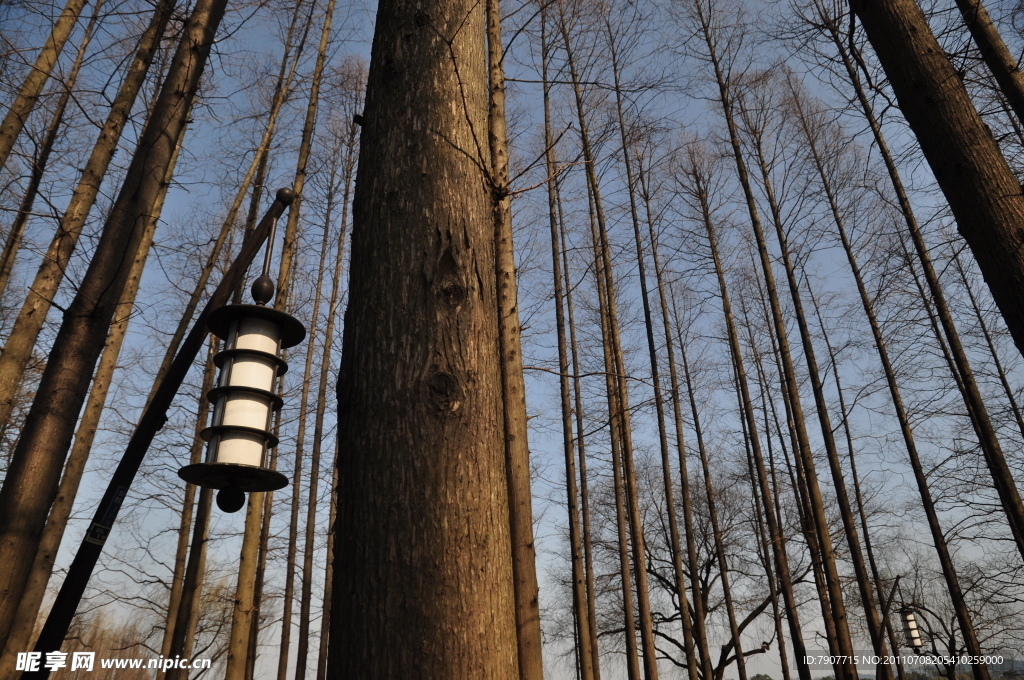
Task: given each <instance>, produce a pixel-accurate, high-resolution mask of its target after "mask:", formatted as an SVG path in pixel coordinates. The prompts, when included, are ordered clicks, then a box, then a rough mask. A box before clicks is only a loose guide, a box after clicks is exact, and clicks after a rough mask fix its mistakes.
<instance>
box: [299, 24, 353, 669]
mask: <svg viewBox="0 0 1024 680" xmlns="http://www.w3.org/2000/svg"><path fill="white" fill-rule="evenodd" d="M330 9H331V8H330V7H329V8H328V11H330ZM350 125H351V127H353V128H354V127H355V126H354V125H352V124H350ZM353 141H354V140H353ZM353 146H354V145H353V144H350V145H349V155H348V158H346V159H345V169H344V170H343V174H344V175H345V176H344V181H345V187H344V189H343V191H342V222H341V229H340V231H339V234H338V250H337V254H336V255H335V258H334V275H333V278H332V285H331V297H330V301H329V303H328V306H327V327H326V329H325V331H324V346H323V352H322V354H321V356H320V380H319V384H318V385H317V394H316V412H315V415H314V418H313V451H312V453H311V455H310V472H309V504H308V506H307V512H306V546H305V549H304V551H303V560H302V599H301V601H300V605H299V644H298V660H297V661H296V664H295V677H296V678H305V677H306V661H307V659H306V657H307V656H308V652H309V619H310V609H311V606H312V597H313V551H314V549H315V546H314V542H313V538H314V528H315V526H316V503H317V497H318V483H319V479H320V451H321V446H322V443H323V435H324V412H325V411H326V409H327V374H328V372H329V368H330V361H331V349H332V347H333V345H334V322H335V318H336V317H335V314H334V309H335V307H336V306H337V304H338V287H339V285H340V279H341V265H342V254H343V252H344V249H345V217H344V216H345V215H346V214H347V210H346V207H345V206H346V204H347V201H348V174H347V172H348V169H349V167H350V166H351V163H352V151H353ZM333 179H334V178H333V173H332V177H331V180H332V181H331V186H330V189H329V190H328V192H327V202H326V206H325V211H324V214H325V215H326V219H325V220H324V235H323V239H324V242H323V245H322V248H321V250H320V263H319V267H318V268H317V278H316V290H315V291H314V294H313V319H314V320H313V323H312V325H313V327H314V328H315V327H316V323H317V322H316V319H317V316H318V315H319V313H320V301H321V297H320V295H321V287H322V285H323V279H324V266H325V264H326V257H327V245H328V243H329V242H330V226H331V218H332V215H333V213H334V202H335V200H336V199H335V195H336V194H335V187H334V182H333ZM314 338H315V335H314V334H312V333H310V339H309V350H308V354H307V356H308V357H309V356H312V354H313V349H314V344H315V343H314V342H313V340H314Z"/></svg>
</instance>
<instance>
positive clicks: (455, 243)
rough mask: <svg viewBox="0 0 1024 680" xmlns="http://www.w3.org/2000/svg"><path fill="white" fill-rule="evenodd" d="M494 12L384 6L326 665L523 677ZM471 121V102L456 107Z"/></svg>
mask: <svg viewBox="0 0 1024 680" xmlns="http://www.w3.org/2000/svg"><path fill="white" fill-rule="evenodd" d="M483 14H484V13H483V7H482V6H481V5H480V4H479V3H477V2H474V1H472V0H426V1H422V2H417V3H413V2H409V1H406V0H382V2H381V3H380V6H379V10H378V14H377V23H376V29H375V39H374V43H373V48H372V52H371V63H370V73H369V79H368V84H367V90H366V107H365V109H364V113H363V117H362V119H363V133H362V138H361V142H360V147H361V152H360V157H359V169H358V172H357V175H356V177H357V179H356V188H355V199H354V203H353V221H352V225H353V231H352V254H351V265H350V272H351V274H350V284H349V306H348V310H347V311H346V316H345V331H344V340H343V352H342V363H341V369H340V375H339V378H338V416H339V419H338V434H339V440H340V446H341V456H340V459H339V461H338V494H337V497H338V516H337V520H336V527H335V570H334V586H333V593H332V599H333V602H332V605H331V608H332V615H331V619H332V621H331V631H330V652H329V661H328V663H329V670H328V675H329V676H334V677H344V678H367V679H369V678H374V679H379V680H406V679H407V678H415V677H433V678H464V677H473V678H478V679H480V680H499V679H500V680H514V679H516V678H518V677H519V671H518V664H517V654H516V621H515V611H514V597H513V587H512V557H511V550H510V545H511V539H510V535H509V528H508V527H509V517H508V495H507V482H506V478H505V456H504V443H503V427H502V408H501V401H502V396H501V375H500V369H499V366H498V329H497V318H498V317H497V314H498V312H497V306H496V292H495V289H494V243H493V239H494V227H493V220H492V219H491V214H492V212H491V211H492V200H491V194H490V191H489V188H488V186H487V182H486V176H487V166H486V164H481V163H480V161H479V160H477V159H481V158H485V157H484V155H483V153H482V147H481V145H482V144H484V143H485V142H484V138H483V135H484V134H486V133H485V131H486V128H487V120H486V118H487V73H486V70H485V67H486V64H485V61H484V60H483V59H482V58H481V56H482V55H483V54H484V49H485V48H484V16H483ZM453 114H454V115H453Z"/></svg>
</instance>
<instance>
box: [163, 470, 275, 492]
mask: <svg viewBox="0 0 1024 680" xmlns="http://www.w3.org/2000/svg"><path fill="white" fill-rule="evenodd" d="M178 476H179V477H181V478H182V479H184V480H185V481H186V482H189V483H191V484H195V485H196V486H205V487H209V488H211V489H223V488H224V487H227V486H234V487H237V488H238V489H240V490H242V491H244V492H246V493H252V492H254V491H277V490H278V489H283V488H284V487H286V486H288V478H287V477H285V476H284V475H282V474H281V473H280V472H276V471H274V470H267V469H265V468H261V467H256V466H255V465H241V464H239V463H195V464H193V465H186V466H185V467H183V468H181V469H180V470H178Z"/></svg>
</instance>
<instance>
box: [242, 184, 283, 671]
mask: <svg viewBox="0 0 1024 680" xmlns="http://www.w3.org/2000/svg"><path fill="white" fill-rule="evenodd" d="M256 197H257V192H256V191H253V199H254V201H253V203H255V202H256V201H255V199H256ZM246 226H248V224H247V225H246ZM236 304H237V303H236ZM281 358H282V359H283V360H285V361H287V360H288V350H287V349H284V350H282V351H281ZM277 396H278V397H279V398H282V399H283V398H284V381H281V380H279V381H278V383H277ZM280 435H281V411H278V412H277V413H275V414H274V436H275V437H277V438H278V439H279V440H280ZM280 452H281V447H280V446H275V447H274V448H273V450H271V452H270V461H269V463H268V465H267V467H268V468H269V469H271V470H277V460H278V456H279V454H280ZM273 512H274V492H273V491H266V492H264V494H263V517H262V523H261V526H260V538H259V548H258V552H257V558H256V584H255V586H254V587H253V594H252V609H253V615H252V616H251V617H250V619H249V644H248V648H247V650H246V653H245V680H253V677H254V676H255V674H256V657H257V656H258V655H259V637H260V619H261V615H260V611H261V609H260V608H261V606H262V602H263V586H264V584H265V582H266V574H267V557H268V553H269V552H270V524H271V520H272V519H273Z"/></svg>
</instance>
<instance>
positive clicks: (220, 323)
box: [178, 228, 306, 512]
mask: <svg viewBox="0 0 1024 680" xmlns="http://www.w3.org/2000/svg"><path fill="white" fill-rule="evenodd" d="M273 243H274V230H273V228H271V233H270V237H269V238H268V239H267V250H266V254H265V257H264V260H263V274H262V275H261V276H260V277H259V278H258V279H256V281H255V282H253V284H252V298H253V301H254V302H256V304H254V305H245V304H234V305H225V306H223V307H221V308H220V309H216V310H214V311H213V312H212V313H211V314H210V318H209V321H208V322H207V327H208V328H209V329H210V332H211V333H213V334H214V335H216V336H217V337H218V338H220V339H222V340H223V341H224V349H223V350H222V351H221V352H219V353H218V354H217V356H215V357H214V363H216V364H217V366H218V367H219V368H220V375H219V376H218V379H217V385H216V387H214V388H213V389H212V390H210V392H209V393H208V394H207V398H209V400H210V403H212V404H213V424H212V425H210V427H207V428H206V429H205V430H203V431H202V432H201V433H200V436H202V438H203V439H205V440H206V441H207V442H209V444H208V445H207V448H206V460H205V461H204V462H202V463H195V464H193V465H186V466H185V467H183V468H181V469H180V470H178V476H179V477H181V478H182V479H184V480H185V481H186V482H191V483H192V484H195V485H197V486H205V487H210V488H213V489H219V491H218V493H217V507H219V508H220V509H221V510H223V511H224V512H237V511H238V510H240V509H241V507H242V505H244V504H245V494H246V492H249V493H252V492H254V491H275V490H277V489H280V488H283V487H284V486H285V485H287V484H288V478H287V477H285V476H284V475H282V474H281V473H280V472H277V471H276V470H270V469H269V468H268V467H267V460H268V454H269V452H270V450H271V449H273V448H274V447H275V446H277V443H278V440H277V437H276V436H274V434H273V432H272V431H271V419H272V417H273V414H274V412H275V411H278V410H279V409H280V408H281V406H282V404H283V401H282V399H281V398H280V397H279V396H277V395H276V394H274V391H273V390H274V385H275V384H276V382H277V378H278V377H280V376H281V375H283V374H284V372H285V371H287V370H288V364H287V363H285V361H284V359H282V358H281V357H280V356H279V354H280V351H281V350H282V349H287V348H288V347H293V346H295V345H297V344H299V343H300V342H302V341H303V339H304V338H305V337H306V329H305V327H303V325H302V324H301V323H300V322H299V321H298V320H297V319H296V318H295V317H293V316H291V315H289V314H285V313H284V312H282V311H280V310H277V309H274V308H272V307H267V306H266V304H267V303H268V302H270V299H271V298H272V297H273V296H274V282H273V280H271V278H270V274H269V270H270V256H271V250H272V248H273Z"/></svg>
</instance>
